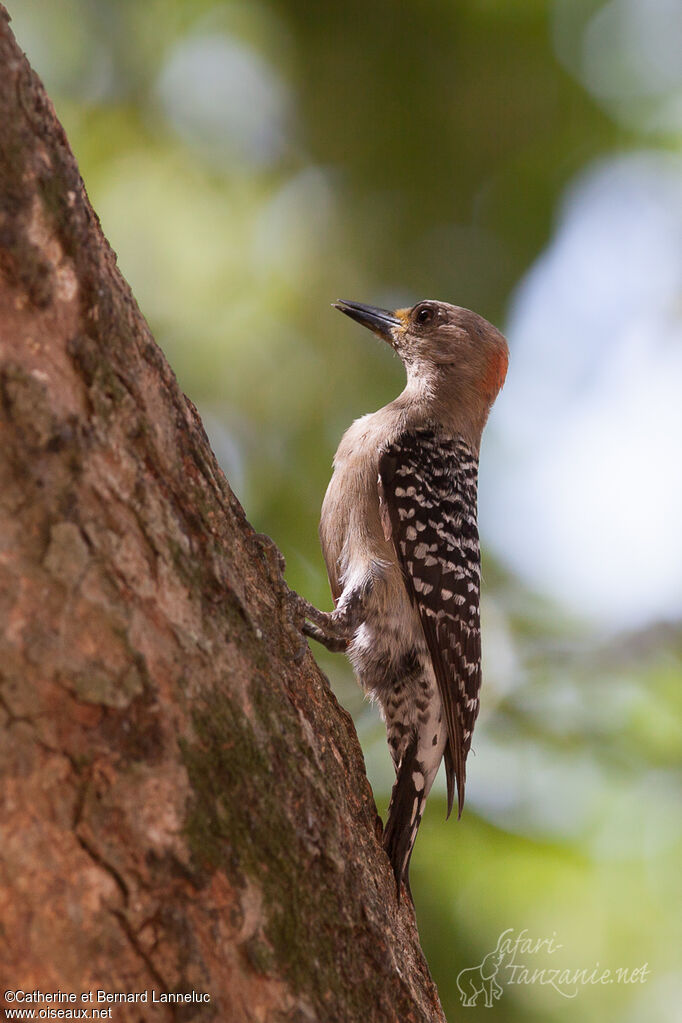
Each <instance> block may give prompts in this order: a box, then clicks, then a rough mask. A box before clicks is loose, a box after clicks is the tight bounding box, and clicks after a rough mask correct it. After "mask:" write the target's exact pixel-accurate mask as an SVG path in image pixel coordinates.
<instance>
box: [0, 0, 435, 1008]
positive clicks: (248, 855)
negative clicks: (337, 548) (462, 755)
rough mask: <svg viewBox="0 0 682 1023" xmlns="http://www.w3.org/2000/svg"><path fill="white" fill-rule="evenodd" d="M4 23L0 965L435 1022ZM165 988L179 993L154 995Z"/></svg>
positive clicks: (250, 582)
mask: <svg viewBox="0 0 682 1023" xmlns="http://www.w3.org/2000/svg"><path fill="white" fill-rule="evenodd" d="M8 20H9V19H8V17H7V14H6V12H5V11H4V9H3V8H1V7H0V151H1V157H2V162H1V165H0V193H1V198H0V203H1V205H0V430H1V432H0V613H1V615H2V626H3V628H2V637H1V638H0V727H1V728H2V734H3V737H2V744H1V746H0V769H1V770H2V775H3V779H2V796H1V797H0V806H1V808H2V809H1V818H0V824H1V834H0V885H1V889H0V983H1V984H2V990H3V991H4V990H5V989H9V990H10V991H24V992H29V993H30V992H33V991H34V990H35V989H39V990H40V991H41V992H43V993H45V992H62V993H63V994H64V995H68V994H70V993H74V994H75V995H76V997H77V999H78V1002H77V1004H76V1005H75V1006H74V1005H73V1003H68V1002H63V1001H62V1002H60V1003H59V1004H58V1005H55V1003H54V1002H52V1003H45V1002H38V1003H28V1002H24V1003H22V1004H23V1006H26V1007H31V1006H32V1007H34V1008H36V1009H37V1010H40V1009H41V1008H43V1009H44V1008H45V1007H46V1005H50V1006H52V1007H53V1008H57V1009H59V1008H62V1009H68V1008H69V1007H71V1009H74V1008H83V1007H84V1008H86V1009H87V1010H88V1011H89V1012H90V1013H92V1011H93V1010H94V1009H98V1008H99V1009H102V1008H105V1009H106V1008H107V1007H108V1008H109V1009H111V1015H110V1016H109V1017H108V1018H112V1019H115V1020H117V1021H118V1023H123V1021H133V1020H135V1021H138V1020H152V1019H153V1020H166V1019H168V1020H171V1019H182V1020H189V1019H197V1020H213V1019H215V1020H240V1021H241V1020H244V1021H246V1020H259V1021H262V1020H272V1021H275V1020H276V1021H285V1020H287V1021H300V1023H304V1021H306V1020H319V1021H325V1023H326V1021H333V1020H363V1021H364V1020H400V1021H405V1020H415V1021H416V1020H429V1021H430V1020H443V1018H444V1017H443V1015H442V1011H441V1009H440V1006H439V1003H438V998H437V994H436V991H435V988H434V986H433V983H432V982H431V979H430V976H429V972H428V969H427V966H426V963H425V961H424V958H423V956H422V953H421V950H420V948H419V942H418V936H417V931H416V927H415V920H414V914H413V910H412V907H411V906H410V905H409V903H408V902H406V901H405V900H403V902H402V903H401V904H400V905H398V904H397V902H396V897H395V889H394V883H393V877H392V873H391V870H390V867H389V865H388V861H387V859H386V857H385V855H384V853H383V852H382V849H381V845H380V842H379V841H378V837H379V835H380V824H379V821H378V818H377V815H376V810H375V806H374V801H373V799H372V793H371V791H370V787H369V784H368V782H367V779H366V776H365V771H364V764H363V759H362V753H361V751H360V748H359V745H358V741H357V737H356V735H355V731H354V728H353V725H352V722H351V720H350V718H349V716H348V714H347V713H346V712H345V711H344V710H342V709H341V708H340V707H339V705H338V704H337V702H336V700H335V699H334V696H333V695H332V693H331V692H330V690H329V687H328V685H327V682H326V680H325V679H324V677H323V676H322V675H321V674H320V672H319V670H318V669H317V667H316V665H315V662H314V661H313V658H312V657H311V655H310V653H309V652H308V651H307V648H306V646H305V645H304V643H303V641H302V639H301V635H300V632H299V631H298V628H297V625H296V623H295V622H292V620H291V617H290V613H289V611H288V607H289V605H288V603H287V599H286V597H287V592H288V591H287V589H286V586H285V584H284V582H283V579H282V574H281V569H282V561H281V556H280V555H279V553H278V551H277V550H276V548H275V547H274V545H272V543H271V542H270V541H268V540H267V538H263V537H260V536H258V535H257V534H255V533H254V531H253V530H252V528H251V526H250V525H249V523H248V522H247V521H246V519H245V516H244V513H243V511H242V509H241V507H240V505H239V502H238V501H237V500H236V498H235V497H234V495H233V494H232V492H231V490H230V488H229V486H228V483H227V481H226V479H225V477H224V476H223V473H222V472H221V470H220V469H219V467H218V465H217V464H216V461H215V458H214V456H213V454H212V452H211V449H210V447H209V445H208V442H207V440H206V435H205V433H204V431H203V428H202V425H201V422H200V420H199V417H198V415H197V412H196V410H195V408H194V406H193V405H192V404H191V402H189V401H188V400H187V399H186V398H185V397H184V395H183V394H182V393H181V392H180V390H179V388H178V385H177V382H176V380H175V377H174V375H173V373H172V371H171V369H170V368H169V366H168V364H167V363H166V361H165V359H164V357H163V355H162V353H161V351H160V350H159V348H158V347H157V346H156V344H155V342H154V340H153V339H152V337H151V336H150V333H149V329H148V327H147V325H146V323H145V321H144V319H143V318H142V316H141V314H140V312H139V310H138V308H137V306H136V304H135V301H134V299H133V297H132V295H131V292H130V290H129V288H128V287H127V285H126V283H125V282H124V281H123V279H122V278H121V275H120V274H119V272H118V270H117V268H116V260H115V256H114V254H113V252H112V251H111V249H110V248H109V246H108V245H107V242H106V241H105V239H104V237H103V236H102V233H101V231H100V227H99V223H98V220H97V217H96V216H95V214H94V213H93V211H92V209H91V207H90V205H89V203H88V199H87V196H86V193H85V190H84V188H83V184H82V182H81V179H80V176H79V173H78V168H77V166H76V163H75V161H74V158H73V156H72V154H71V152H70V150H69V147H68V144H67V141H66V138H65V135H64V132H63V129H62V128H61V126H60V125H59V123H58V122H57V120H56V118H55V114H54V110H53V108H52V105H51V103H50V101H49V100H48V99H47V97H46V95H45V92H44V90H43V87H42V85H41V83H40V81H39V80H38V78H37V77H36V76H35V74H34V73H33V72H32V71H31V69H30V68H29V66H28V63H27V62H26V60H25V58H24V57H23V55H22V54H21V52H20V51H19V49H18V48H17V46H16V43H15V41H14V39H13V37H12V34H11V32H10V30H9V27H8ZM98 991H103V992H106V993H107V994H108V995H109V996H113V995H117V996H118V999H120V998H121V996H122V995H128V996H134V995H136V994H137V996H138V999H139V997H140V995H143V993H144V994H145V995H146V998H147V999H148V1000H147V1001H138V1002H137V1003H135V1004H133V1003H131V1002H127V1001H126V1002H122V1003H119V1001H116V1002H115V1003H112V1002H111V1001H104V1002H99V1003H98V1001H97V998H98ZM88 993H92V994H91V997H92V1001H81V997H82V995H83V994H84V995H85V999H88V998H89V997H90V996H89V994H88ZM169 993H170V994H171V995H174V996H175V998H178V996H180V995H187V996H189V997H190V998H192V999H193V1000H192V1001H172V1002H167V1001H157V1002H153V1001H152V998H153V997H154V996H155V997H156V998H157V999H162V998H165V997H167V995H168V994H169ZM205 996H207V998H208V999H210V1000H197V999H204V997H205ZM11 998H12V995H11V994H10V995H9V996H8V999H10V1000H11ZM7 1004H8V1006H9V1007H13V1008H16V1007H22V1005H20V1004H18V1003H16V1002H15V1003H10V1002H9V1001H8V1003H7Z"/></svg>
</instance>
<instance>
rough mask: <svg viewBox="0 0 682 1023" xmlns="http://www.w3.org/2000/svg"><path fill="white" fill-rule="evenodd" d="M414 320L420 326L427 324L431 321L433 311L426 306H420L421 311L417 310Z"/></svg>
mask: <svg viewBox="0 0 682 1023" xmlns="http://www.w3.org/2000/svg"><path fill="white" fill-rule="evenodd" d="M415 319H416V321H417V323H419V324H422V325H423V324H425V323H429V321H430V320H432V319H433V309H430V308H429V307H428V306H427V305H425V306H422V308H421V309H418V310H417V315H416V316H415Z"/></svg>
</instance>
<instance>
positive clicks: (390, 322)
mask: <svg viewBox="0 0 682 1023" xmlns="http://www.w3.org/2000/svg"><path fill="white" fill-rule="evenodd" d="M333 305H334V308H335V309H339V310H340V311H341V312H342V313H345V314H346V316H350V318H351V320H357V322H358V323H361V324H362V326H363V327H369V329H370V330H372V331H374V333H375V334H378V335H379V337H381V338H383V339H384V341H388V342H389V343H392V342H393V331H394V330H395V328H396V327H400V326H401V322H400V320H399V319H398V317H397V316H394V315H393V313H392V312H390V310H388V309H377V308H376V306H373V305H363V304H362V302H346V301H344V299H342V298H340V299H339V300H338V302H334V303H333Z"/></svg>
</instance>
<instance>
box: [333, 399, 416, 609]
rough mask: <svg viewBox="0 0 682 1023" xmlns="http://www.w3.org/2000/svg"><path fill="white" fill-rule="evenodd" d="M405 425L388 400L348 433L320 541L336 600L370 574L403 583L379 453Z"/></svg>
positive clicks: (338, 459) (337, 460)
mask: <svg viewBox="0 0 682 1023" xmlns="http://www.w3.org/2000/svg"><path fill="white" fill-rule="evenodd" d="M399 430H400V416H399V414H398V413H397V412H396V411H395V410H393V409H392V408H391V406H390V405H389V406H387V407H386V408H384V409H381V410H380V411H379V412H375V413H373V414H371V415H367V416H363V417H362V418H361V419H357V420H356V421H355V422H354V423H353V425H352V426H351V427H350V428H349V429H348V430H347V431H346V433H345V434H344V436H343V438H342V440H341V443H340V445H339V449H338V451H337V452H336V456H335V458H334V473H333V475H332V478H331V480H330V482H329V486H328V488H327V493H326V494H325V498H324V502H323V505H322V516H321V520H320V541H321V544H322V553H323V555H324V559H325V563H326V565H327V573H328V575H329V582H330V584H331V588H332V594H333V596H334V599H335V600H338V598H339V596H340V594H341V592H342V590H343V589H344V588H345V587H347V586H349V585H353V584H354V583H355V582H356V581H358V582H359V581H360V580H361V579H362V577H363V576H364V575H366V574H367V573H370V574H372V575H377V574H380V575H381V576H382V578H383V577H385V580H386V582H387V583H389V585H397V584H399V585H400V586H401V587H402V581H401V578H400V570H399V568H398V565H397V561H396V557H395V551H394V549H393V545H392V544H391V543H387V542H386V540H385V538H384V532H383V528H382V525H381V518H380V514H379V492H378V488H377V480H378V475H379V456H380V454H381V450H382V448H383V446H384V445H385V444H386V443H387V441H390V440H392V439H393V437H394V436H396V435H397V433H398V432H399Z"/></svg>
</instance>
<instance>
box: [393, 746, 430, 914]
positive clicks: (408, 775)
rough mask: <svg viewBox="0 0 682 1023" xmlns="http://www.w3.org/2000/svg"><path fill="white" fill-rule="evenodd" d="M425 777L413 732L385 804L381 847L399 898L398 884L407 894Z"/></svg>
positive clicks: (425, 794)
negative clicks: (386, 814)
mask: <svg viewBox="0 0 682 1023" xmlns="http://www.w3.org/2000/svg"><path fill="white" fill-rule="evenodd" d="M427 794H428V792H427V789H426V778H425V776H424V768H423V766H422V764H421V763H420V761H419V760H418V758H417V737H416V736H415V737H414V739H413V740H412V742H411V743H410V745H409V746H408V747H407V749H406V750H405V753H404V755H403V757H402V760H401V762H400V766H399V767H398V773H397V777H396V780H395V785H394V786H393V792H392V794H391V802H390V805H389V807H388V819H387V821H386V829H385V831H384V849H385V850H386V853H387V855H388V858H389V860H390V861H391V866H392V867H393V874H394V876H395V883H396V888H397V893H398V900H400V884H401V882H404V883H405V887H406V888H407V891H408V894H409V895H410V898H411V897H412V894H411V892H410V881H409V874H408V872H409V867H410V857H411V855H412V849H413V848H414V843H415V839H416V837H417V831H418V830H419V825H420V823H421V819H422V813H423V812H424V805H425V803H426V796H427Z"/></svg>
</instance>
